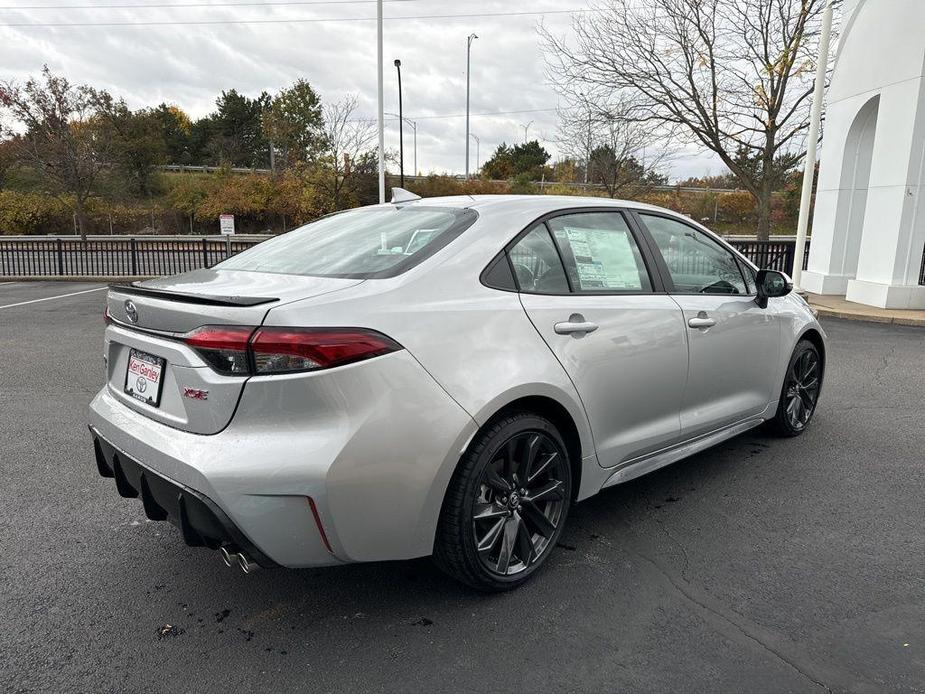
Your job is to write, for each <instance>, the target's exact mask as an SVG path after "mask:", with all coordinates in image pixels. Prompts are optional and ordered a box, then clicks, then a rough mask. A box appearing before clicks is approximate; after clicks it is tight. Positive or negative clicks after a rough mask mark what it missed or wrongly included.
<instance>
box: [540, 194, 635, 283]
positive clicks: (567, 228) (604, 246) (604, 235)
mask: <svg viewBox="0 0 925 694" xmlns="http://www.w3.org/2000/svg"><path fill="white" fill-rule="evenodd" d="M547 224H549V228H550V229H551V230H552V233H553V235H554V236H555V238H556V243H557V244H558V245H559V249H560V250H561V251H562V262H563V263H565V269H566V271H567V272H568V275H569V279H571V282H572V287H574V288H575V291H580V292H605V293H607V294H617V293H621V292H651V291H652V283H651V282H650V280H649V273H648V271H647V270H646V266H645V263H644V262H643V260H642V254H641V253H640V252H639V247H638V246H637V245H636V240H635V239H634V238H633V234H632V232H631V231H630V229H629V227H628V226H627V224H626V220H625V219H624V217H623V215H622V214H620V213H619V212H580V213H576V214H569V215H563V216H561V217H553V218H552V219H550V220H549V221H548V222H547Z"/></svg>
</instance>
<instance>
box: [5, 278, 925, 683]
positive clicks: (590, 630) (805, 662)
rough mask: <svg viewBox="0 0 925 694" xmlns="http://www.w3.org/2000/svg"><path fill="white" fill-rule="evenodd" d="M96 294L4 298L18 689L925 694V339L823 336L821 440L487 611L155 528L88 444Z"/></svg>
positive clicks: (720, 483)
mask: <svg viewBox="0 0 925 694" xmlns="http://www.w3.org/2000/svg"><path fill="white" fill-rule="evenodd" d="M100 286H101V285H99V284H95V285H91V284H65V283H31V284H28V283H2V282H0V473H2V478H0V586H2V595H3V600H2V607H0V686H2V690H3V691H29V692H31V691H36V692H71V691H73V692H209V691H270V692H280V691H290V690H299V691H307V692H328V691H331V692H345V691H350V692H367V691H371V692H379V691H387V692H408V691H422V692H443V691H446V692H470V691H471V692H480V693H484V692H521V691H547V692H605V691H606V692H668V691H679V692H775V693H776V692H817V691H833V692H839V691H857V692H923V691H925V501H923V499H925V460H923V458H925V453H923V451H925V413H923V403H925V330H922V329H918V328H904V327H896V326H881V325H874V324H865V323H855V322H841V321H835V320H830V321H827V322H826V323H825V324H824V327H825V328H826V330H827V331H828V333H829V337H830V347H829V350H830V354H829V365H828V373H827V381H826V386H825V392H824V394H823V399H822V402H821V404H820V409H819V410H818V413H817V415H816V419H815V423H814V425H813V427H812V428H811V430H810V431H809V432H808V433H807V434H806V435H805V436H803V437H802V438H799V439H791V440H781V439H773V438H769V437H767V436H765V435H764V434H762V433H755V432H750V433H748V434H746V435H744V436H741V437H739V438H736V439H733V440H732V441H729V442H727V443H725V444H723V445H721V446H719V447H718V448H716V449H713V450H711V451H708V452H706V453H703V454H701V455H698V456H696V457H694V458H692V459H689V460H688V461H685V462H682V463H678V464H676V465H674V466H672V467H669V468H666V469H663V470H661V471H658V472H656V473H654V474H651V475H649V476H647V477H644V478H641V479H638V480H635V481H633V482H630V483H628V484H626V485H623V486H620V487H616V488H612V489H609V490H607V491H606V492H604V493H602V494H600V495H598V496H597V497H595V498H593V499H591V500H589V501H587V502H585V503H582V504H580V505H578V506H577V507H576V508H575V509H574V511H573V515H572V517H571V518H570V521H569V524H568V526H567V528H566V532H565V534H564V536H563V539H562V542H561V546H560V547H559V548H558V550H557V552H556V553H555V555H554V556H553V557H552V559H551V561H550V562H549V565H548V567H547V568H546V570H545V571H543V572H542V573H541V574H540V575H538V576H537V578H536V580H534V581H533V582H532V583H530V584H528V585H527V586H525V587H524V588H522V589H521V590H519V591H516V592H514V593H509V594H505V595H499V596H487V597H486V596H483V595H479V594H476V593H473V592H472V591H470V590H468V589H465V588H463V587H461V586H460V585H458V584H456V583H454V582H453V581H452V580H450V579H449V578H446V577H444V576H443V575H442V574H441V573H439V572H438V571H437V570H436V569H435V568H433V567H432V566H431V564H430V562H429V561H428V560H426V559H422V560H416V561H412V562H396V563H387V564H375V565H357V566H348V567H342V568H337V569H327V570H303V571H287V570H275V571H262V572H259V573H257V574H254V575H251V576H245V575H243V574H242V573H240V572H239V571H237V570H232V569H228V568H226V567H225V566H224V565H223V564H222V563H221V561H220V559H219V557H218V555H217V554H215V553H212V552H210V551H208V550H204V549H191V548H188V547H186V546H185V545H184V544H183V542H182V540H181V539H180V535H179V533H178V532H177V531H176V530H175V529H174V528H173V527H172V526H170V525H167V524H163V523H152V522H148V521H146V519H145V515H144V512H143V511H142V508H141V503H140V502H138V501H136V500H127V499H122V498H121V497H119V495H118V494H117V493H116V490H115V487H114V484H113V482H112V480H108V479H103V478H101V477H99V476H98V475H97V473H96V470H95V466H94V463H93V458H92V448H91V445H90V438H89V435H88V433H87V430H86V426H85V412H86V406H87V403H88V402H89V401H90V399H91V397H92V396H93V394H94V393H95V392H96V390H97V389H98V388H99V387H100V385H101V383H102V359H101V339H102V332H103V320H102V313H103V299H104V294H105V292H103V291H100V290H97V288H98V287H100ZM64 294H72V295H71V296H63V297H60V298H50V297H58V296H59V295H64ZM39 299H49V300H42V301H36V300H39ZM23 302H34V303H23Z"/></svg>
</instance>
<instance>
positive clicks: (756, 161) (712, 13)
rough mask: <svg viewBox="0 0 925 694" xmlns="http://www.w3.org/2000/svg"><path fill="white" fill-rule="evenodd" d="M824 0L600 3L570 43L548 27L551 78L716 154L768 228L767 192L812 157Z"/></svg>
mask: <svg viewBox="0 0 925 694" xmlns="http://www.w3.org/2000/svg"><path fill="white" fill-rule="evenodd" d="M823 5H824V0H596V2H592V7H591V10H592V11H591V12H588V13H583V14H581V15H578V16H576V17H575V18H574V19H573V22H572V30H573V34H574V37H573V40H568V39H566V38H564V37H559V36H555V35H553V34H552V33H551V32H549V31H547V30H546V29H544V28H543V27H541V28H540V32H541V34H542V36H543V37H544V40H545V44H546V49H547V55H548V65H549V70H550V73H551V77H552V78H553V79H555V81H556V82H558V83H559V84H568V85H570V86H571V87H572V88H573V89H576V90H582V89H584V90H586V91H588V92H590V93H592V94H595V95H596V96H598V97H603V98H607V97H608V96H610V95H612V94H613V93H614V92H623V93H625V94H626V95H627V96H628V97H629V98H631V99H632V101H631V109H630V111H629V113H628V114H627V115H628V117H631V118H632V119H634V120H636V121H638V122H640V123H646V124H648V125H649V127H652V128H658V127H661V126H666V127H679V128H680V132H682V133H684V134H685V136H686V139H688V140H689V141H692V142H695V143H699V144H701V145H703V146H705V147H706V148H708V149H709V150H711V151H713V152H715V153H716V154H717V155H718V156H719V158H720V159H721V160H722V161H723V163H724V164H725V165H726V166H727V167H729V169H730V171H732V173H733V174H734V175H735V176H736V177H737V179H738V180H739V181H740V182H741V184H742V186H743V187H744V188H745V189H746V190H748V191H749V192H750V193H751V194H752V195H753V196H754V197H755V200H756V202H757V207H758V228H757V232H758V236H759V238H763V239H764V238H767V236H768V233H769V229H770V211H771V193H772V191H773V190H774V189H775V187H776V186H778V185H779V184H780V183H781V182H782V180H783V178H784V176H785V175H786V173H787V172H788V171H789V170H791V169H792V168H793V167H794V166H795V165H796V164H797V163H798V162H799V161H800V160H801V159H802V157H803V155H804V153H805V134H806V130H807V128H808V126H809V97H810V95H811V94H812V89H813V75H814V70H815V55H814V48H815V45H814V44H815V41H813V38H814V37H815V36H816V35H817V33H818V31H819V25H820V15H821V13H822V9H823Z"/></svg>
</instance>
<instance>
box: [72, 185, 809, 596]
mask: <svg viewBox="0 0 925 694" xmlns="http://www.w3.org/2000/svg"><path fill="white" fill-rule="evenodd" d="M825 358H826V349H825V336H824V333H823V331H822V329H821V327H820V326H819V324H818V323H817V322H816V320H815V318H814V315H813V312H812V311H811V309H810V308H809V306H808V305H807V304H806V303H805V302H804V301H803V299H802V298H800V297H799V296H797V295H796V294H794V293H792V292H791V284H790V281H789V279H788V278H787V277H786V276H785V275H783V274H782V273H780V272H775V271H773V270H759V269H758V268H756V267H755V266H754V265H753V264H752V263H751V262H749V261H748V260H747V259H745V258H744V257H743V256H742V255H740V254H739V253H738V252H736V251H735V250H734V249H733V248H732V247H731V246H729V245H728V244H727V243H725V242H724V241H723V240H722V239H721V238H719V237H717V236H716V235H714V234H712V233H710V232H709V231H708V230H707V229H704V228H703V227H702V226H700V225H698V224H696V223H694V222H692V221H691V220H690V219H687V218H685V217H682V216H680V215H677V214H675V213H672V212H669V211H667V210H663V209H659V208H655V207H651V206H647V205H643V204H639V203H632V202H618V201H606V200H600V199H596V198H595V199H580V198H562V197H552V196H523V197H521V196H475V197H468V196H467V197H448V198H433V199H419V198H417V197H416V196H413V195H411V194H409V193H407V192H405V191H401V190H396V193H395V198H394V200H393V202H392V204H383V205H376V206H371V207H366V208H360V209H356V210H350V211H346V212H341V213H338V214H334V215H331V216H328V217H325V218H323V219H320V220H318V221H316V222H314V223H311V224H308V225H307V226H304V227H302V228H300V229H297V230H295V231H292V232H290V233H288V234H284V235H282V236H278V237H276V238H273V239H271V240H268V241H265V242H263V243H261V244H259V245H257V246H255V247H253V248H251V249H249V250H246V251H244V252H242V253H240V254H238V255H236V256H234V257H231V258H229V259H227V260H225V261H224V262H222V263H219V264H218V265H216V266H215V267H213V268H211V269H203V270H197V271H194V272H189V273H185V274H182V275H178V276H174V277H167V278H161V279H155V280H149V281H144V282H136V283H133V284H130V285H124V286H114V287H112V288H111V289H110V291H109V294H108V299H107V327H106V333H105V359H106V365H107V366H106V368H107V383H106V385H105V386H104V387H103V389H102V390H101V391H100V392H99V394H98V395H97V396H96V397H95V399H94V400H93V402H92V404H91V406H90V430H91V433H92V436H93V445H94V448H95V453H96V462H97V466H98V469H99V472H100V474H102V475H103V476H104V477H109V478H114V482H115V486H116V488H117V490H118V491H119V493H120V494H121V495H122V496H125V497H136V498H139V499H140V500H141V503H142V504H143V508H144V512H145V513H146V515H147V516H148V518H151V519H152V520H169V521H170V522H172V523H173V524H174V525H176V526H177V527H178V529H179V532H180V533H181V534H182V537H183V540H184V541H185V542H186V543H187V544H188V545H191V546H202V547H208V548H211V549H213V550H218V551H220V553H221V556H222V557H223V558H224V560H225V561H226V562H227V563H229V564H236V565H239V566H240V567H241V568H243V569H244V570H245V571H251V570H253V569H254V568H256V567H259V566H263V567H277V566H283V567H293V568H295V567H316V566H326V565H335V564H342V563H346V562H360V561H380V560H392V559H408V558H412V557H420V556H427V555H433V557H434V558H435V560H436V562H437V564H438V565H439V566H440V567H442V568H443V569H444V570H446V571H447V572H448V573H450V574H451V575H452V576H454V577H456V578H458V579H459V580H461V581H463V582H465V583H467V584H469V585H471V586H474V587H476V588H479V589H482V590H504V589H509V588H512V587H515V586H517V585H519V584H521V583H523V582H524V581H525V580H527V579H528V578H529V577H530V576H531V575H532V574H533V573H535V572H536V571H537V570H538V569H539V568H540V567H541V566H542V565H543V564H544V563H545V562H546V560H547V559H548V558H549V556H550V554H551V553H552V552H553V550H554V548H555V546H556V541H557V539H558V538H559V536H560V535H561V533H562V530H563V527H564V524H565V522H566V518H567V516H568V512H569V508H570V506H571V505H572V504H574V503H576V502H579V501H581V500H583V499H586V498H587V497H589V496H591V495H593V494H596V493H597V492H599V491H601V489H603V488H606V487H609V486H611V485H616V484H620V483H622V482H626V481H627V480H630V479H633V478H635V477H638V476H639V475H642V474H645V473H647V472H650V471H652V470H655V469H657V468H660V467H662V466H664V465H668V464H670V463H675V462H677V461H679V460H681V459H683V458H686V457H688V456H690V455H692V454H694V453H696V452H698V451H702V450H704V449H706V448H708V447H710V446H713V445H715V444H717V443H719V442H721V441H723V440H725V439H728V438H730V437H733V436H736V435H737V434H741V433H742V432H744V431H746V430H748V429H751V428H752V427H756V426H758V425H761V424H765V425H767V426H768V427H769V428H772V429H774V430H775V431H777V432H779V433H780V434H783V435H786V436H795V435H798V434H801V433H802V432H803V431H804V430H805V429H806V427H807V425H808V424H809V423H810V420H811V418H812V416H813V413H814V411H815V409H816V405H817V402H818V398H819V394H820V389H821V386H822V379H823V374H824V369H825Z"/></svg>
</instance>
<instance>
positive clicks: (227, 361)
mask: <svg viewBox="0 0 925 694" xmlns="http://www.w3.org/2000/svg"><path fill="white" fill-rule="evenodd" d="M183 341H184V342H185V343H186V344H188V345H189V346H190V347H192V348H193V349H195V350H196V351H197V352H198V353H199V354H200V355H201V356H202V358H203V359H205V360H206V361H207V362H208V363H209V365H210V366H211V367H212V368H213V369H215V370H216V371H218V372H219V373H222V374H227V375H230V376H231V375H252V374H257V375H265V374H283V373H295V372H299V371H315V370H318V369H329V368H331V367H334V366H343V365H344V364H351V363H353V362H357V361H362V360H363V359H370V358H372V357H378V356H379V355H382V354H388V353H389V352H394V351H397V350H400V349H401V348H402V347H401V345H399V344H398V343H397V342H395V341H394V340H392V339H390V338H388V337H386V336H385V335H383V334H382V333H378V332H376V331H375V330H366V329H363V328H277V327H267V328H253V327H248V326H223V325H206V326H203V327H201V328H196V329H195V330H193V331H192V332H190V333H187V334H186V335H185V336H184V337H183Z"/></svg>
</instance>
